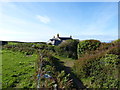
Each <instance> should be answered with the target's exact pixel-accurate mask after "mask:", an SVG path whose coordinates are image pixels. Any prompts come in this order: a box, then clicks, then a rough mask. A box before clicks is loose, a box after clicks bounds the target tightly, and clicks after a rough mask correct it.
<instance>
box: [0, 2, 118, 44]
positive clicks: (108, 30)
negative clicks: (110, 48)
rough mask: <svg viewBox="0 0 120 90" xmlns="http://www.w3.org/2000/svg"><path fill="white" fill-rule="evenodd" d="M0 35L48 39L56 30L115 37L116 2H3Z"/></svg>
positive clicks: (78, 35)
mask: <svg viewBox="0 0 120 90" xmlns="http://www.w3.org/2000/svg"><path fill="white" fill-rule="evenodd" d="M0 7H1V8H0V20H1V21H0V33H1V34H0V39H1V40H10V41H28V42H29V41H32V42H33V41H38V42H39V41H48V40H49V39H50V38H52V37H53V36H54V35H56V34H57V33H59V34H60V36H66V37H67V36H70V35H72V36H73V38H75V39H80V40H85V39H97V40H100V41H103V42H105V41H111V40H116V39H117V38H118V3H117V2H45V3H43V2H4V3H2V4H1V5H0Z"/></svg>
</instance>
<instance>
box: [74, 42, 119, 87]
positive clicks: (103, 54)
mask: <svg viewBox="0 0 120 90" xmlns="http://www.w3.org/2000/svg"><path fill="white" fill-rule="evenodd" d="M117 41H118V40H117ZM115 42H116V41H115ZM115 42H114V43H101V44H95V45H97V46H94V47H95V48H93V49H91V48H92V47H90V49H89V44H88V42H86V43H85V42H84V41H83V42H82V44H79V50H81V54H80V53H79V54H80V56H81V57H80V58H79V60H78V61H76V62H75V64H74V67H73V72H74V73H75V74H76V75H77V77H78V78H79V79H81V80H82V81H83V83H84V84H85V85H86V87H88V88H118V86H119V82H120V81H119V77H118V75H119V69H120V65H119V62H120V54H119V50H120V49H119V47H118V46H119V45H120V44H119V42H117V43H115ZM80 43H81V42H80ZM80 45H83V46H84V47H85V48H84V47H83V46H80ZM86 47H87V48H86ZM87 50H91V51H89V52H88V51H87ZM82 52H84V54H83V53H82Z"/></svg>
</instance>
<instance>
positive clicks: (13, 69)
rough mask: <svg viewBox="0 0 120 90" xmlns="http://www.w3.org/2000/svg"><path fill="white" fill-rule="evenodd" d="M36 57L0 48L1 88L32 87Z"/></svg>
mask: <svg viewBox="0 0 120 90" xmlns="http://www.w3.org/2000/svg"><path fill="white" fill-rule="evenodd" d="M36 58H37V56H36V55H31V56H26V55H24V54H23V53H20V52H12V51H10V50H2V88H10V87H12V88H13V87H14V88H33V87H34V86H35V83H34V81H35V80H34V78H33V77H34V73H35V61H36Z"/></svg>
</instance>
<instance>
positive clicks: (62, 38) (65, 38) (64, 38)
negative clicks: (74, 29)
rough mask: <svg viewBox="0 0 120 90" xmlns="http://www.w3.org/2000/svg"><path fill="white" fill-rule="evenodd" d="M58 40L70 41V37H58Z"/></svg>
mask: <svg viewBox="0 0 120 90" xmlns="http://www.w3.org/2000/svg"><path fill="white" fill-rule="evenodd" d="M59 39H61V40H68V39H72V38H71V37H59Z"/></svg>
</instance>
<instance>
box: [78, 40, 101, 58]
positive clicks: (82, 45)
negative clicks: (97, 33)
mask: <svg viewBox="0 0 120 90" xmlns="http://www.w3.org/2000/svg"><path fill="white" fill-rule="evenodd" d="M100 44H101V42H100V41H98V40H84V41H81V42H79V44H78V49H77V52H78V58H79V57H80V56H81V55H82V54H85V53H86V52H89V51H91V50H96V49H97V48H98V47H99V46H100Z"/></svg>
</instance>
